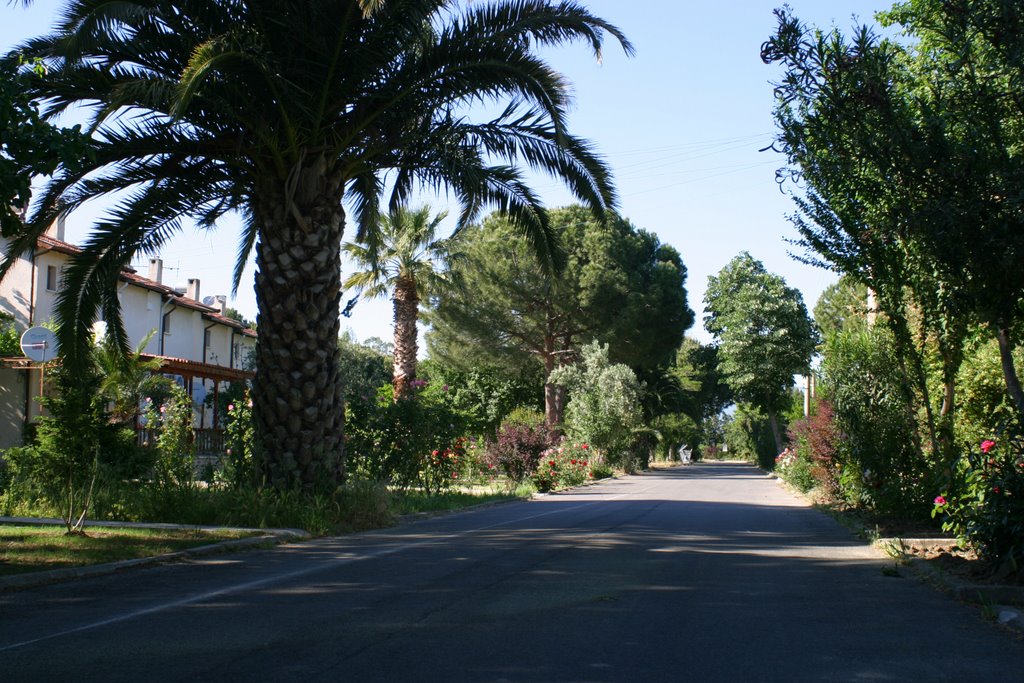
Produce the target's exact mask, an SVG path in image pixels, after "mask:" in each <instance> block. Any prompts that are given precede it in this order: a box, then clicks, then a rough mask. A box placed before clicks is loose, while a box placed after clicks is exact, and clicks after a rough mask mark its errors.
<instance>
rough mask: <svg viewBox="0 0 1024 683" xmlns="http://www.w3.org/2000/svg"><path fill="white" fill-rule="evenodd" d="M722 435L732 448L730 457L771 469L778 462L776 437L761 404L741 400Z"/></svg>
mask: <svg viewBox="0 0 1024 683" xmlns="http://www.w3.org/2000/svg"><path fill="white" fill-rule="evenodd" d="M722 432H723V434H722V437H723V439H724V442H725V444H726V445H727V446H728V447H729V450H728V453H725V454H722V455H727V456H728V457H730V458H740V459H742V460H748V461H750V462H756V463H757V464H758V465H760V466H761V467H762V468H764V469H766V470H768V469H771V468H772V467H773V466H774V464H775V457H776V456H777V455H778V454H779V451H778V449H777V448H776V446H775V437H774V435H773V434H772V428H771V425H770V424H769V421H768V416H767V415H765V414H764V413H763V412H761V411H760V410H759V409H758V408H757V406H754V405H753V404H750V403H739V404H737V405H736V410H735V411H734V412H733V414H732V415H731V416H730V417H729V418H728V419H727V420H726V422H725V424H724V425H723V427H722Z"/></svg>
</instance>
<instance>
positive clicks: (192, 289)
mask: <svg viewBox="0 0 1024 683" xmlns="http://www.w3.org/2000/svg"><path fill="white" fill-rule="evenodd" d="M185 296H187V297H188V298H189V299H192V301H199V278H197V277H190V278H189V279H188V288H187V289H186V290H185Z"/></svg>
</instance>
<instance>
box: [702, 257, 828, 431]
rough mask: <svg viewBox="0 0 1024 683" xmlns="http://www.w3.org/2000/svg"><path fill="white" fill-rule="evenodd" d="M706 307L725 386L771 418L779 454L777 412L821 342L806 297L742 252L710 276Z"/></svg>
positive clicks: (786, 400) (706, 317) (707, 321)
mask: <svg viewBox="0 0 1024 683" xmlns="http://www.w3.org/2000/svg"><path fill="white" fill-rule="evenodd" d="M704 305H705V309H706V310H707V312H708V314H707V315H706V316H705V317H704V327H705V329H707V331H708V332H710V333H711V334H713V335H714V336H715V342H716V344H717V346H718V359H719V368H720V369H721V372H722V374H723V375H724V376H725V382H726V384H728V385H729V388H730V389H732V390H733V392H734V393H735V395H736V397H737V398H738V399H740V400H741V401H746V402H748V403H751V404H753V405H754V406H756V407H758V408H760V409H761V410H763V411H765V412H766V413H767V414H768V417H769V420H770V421H771V423H772V431H773V433H774V435H775V442H776V445H777V447H778V450H779V451H781V450H782V448H783V442H782V434H781V431H780V429H779V425H778V419H777V413H778V411H779V410H780V409H782V408H783V407H784V406H785V405H786V404H787V403H788V401H789V395H790V389H791V388H792V386H793V375H795V374H807V372H808V371H809V369H810V363H811V357H812V356H813V355H814V349H815V346H816V345H817V342H818V333H817V331H816V330H815V329H814V325H813V323H812V322H811V320H810V317H809V316H808V315H807V308H806V306H804V301H803V296H801V294H800V292H799V291H798V290H796V289H793V288H792V287H788V286H787V285H786V281H785V280H783V279H782V278H781V277H779V276H778V275H773V274H772V273H769V272H768V271H767V270H766V269H765V267H764V264H762V263H761V262H760V261H758V260H756V259H755V258H753V257H752V256H751V255H750V254H748V253H747V252H741V253H740V254H739V255H738V256H736V257H735V258H734V259H733V260H732V261H730V262H729V263H728V264H726V266H725V267H724V268H722V270H721V271H719V273H718V275H715V276H712V277H710V278H708V288H707V293H706V294H705V296H704Z"/></svg>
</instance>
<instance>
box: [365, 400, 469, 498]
mask: <svg viewBox="0 0 1024 683" xmlns="http://www.w3.org/2000/svg"><path fill="white" fill-rule="evenodd" d="M412 390H413V395H412V396H409V397H407V398H403V399H400V400H398V401H395V400H394V394H393V393H392V388H391V386H390V385H386V386H384V387H381V389H380V390H379V391H378V393H377V395H376V396H374V397H372V398H369V399H362V398H360V399H357V400H355V401H353V402H352V403H350V404H349V406H348V413H347V421H348V430H347V431H348V438H347V445H348V449H349V454H348V460H349V462H350V463H351V467H350V470H349V472H350V475H351V476H352V477H353V478H356V479H369V480H371V481H378V482H382V483H386V484H389V485H392V486H397V487H399V488H408V487H411V486H416V485H419V486H422V487H424V488H428V489H430V490H437V489H438V488H443V486H439V484H440V482H446V483H445V486H448V485H451V484H452V483H455V482H453V481H452V480H453V479H454V478H448V479H447V480H446V479H445V478H444V477H443V476H440V477H439V476H438V475H439V471H438V470H439V468H440V470H441V473H442V474H443V472H450V471H453V470H448V469H445V468H447V466H448V465H447V463H443V462H441V461H438V460H437V456H435V455H434V452H435V451H436V452H437V453H438V454H442V453H444V452H446V451H451V452H457V450H462V449H465V444H464V443H461V444H460V443H458V442H459V440H460V439H462V437H463V436H464V425H463V420H462V416H461V415H460V414H459V413H458V412H456V411H455V410H454V409H453V408H452V407H451V405H450V404H449V403H448V401H447V398H446V396H445V394H446V392H444V391H443V388H440V387H439V388H434V387H432V386H427V385H426V383H425V382H423V381H422V380H416V381H414V382H413V383H412ZM460 457H461V456H460Z"/></svg>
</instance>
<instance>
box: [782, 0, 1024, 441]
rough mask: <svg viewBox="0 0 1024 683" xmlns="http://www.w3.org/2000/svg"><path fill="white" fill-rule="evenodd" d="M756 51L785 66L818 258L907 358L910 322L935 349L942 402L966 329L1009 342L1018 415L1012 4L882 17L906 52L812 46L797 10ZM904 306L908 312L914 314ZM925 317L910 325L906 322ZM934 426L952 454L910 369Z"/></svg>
mask: <svg viewBox="0 0 1024 683" xmlns="http://www.w3.org/2000/svg"><path fill="white" fill-rule="evenodd" d="M776 14H777V17H778V19H779V24H778V30H777V32H776V34H775V35H774V36H772V37H771V38H770V39H769V41H768V42H767V43H765V46H764V48H763V53H762V54H763V57H764V59H765V61H769V62H773V61H777V62H780V63H782V64H783V65H784V67H785V74H784V76H783V79H782V81H781V82H780V83H779V84H778V86H777V88H776V96H777V107H776V111H775V118H776V121H777V123H778V125H779V129H780V135H779V139H778V142H777V147H778V148H779V149H780V151H783V152H784V153H785V154H786V155H787V159H788V161H789V163H790V166H791V167H790V168H789V169H785V170H783V171H780V173H779V175H780V177H781V178H782V179H783V181H786V180H789V179H793V180H798V181H799V182H798V183H793V184H792V187H794V188H795V191H796V192H798V193H799V196H795V197H794V198H795V200H796V204H797V208H798V212H797V215H795V216H794V217H793V221H794V224H795V225H796V227H797V229H798V230H799V231H800V234H801V236H802V238H803V240H802V243H803V245H804V246H805V247H807V248H808V250H809V252H813V254H814V256H812V257H811V258H812V259H813V260H816V261H823V262H824V263H825V264H827V265H830V266H832V267H834V268H836V269H838V270H839V271H841V272H843V273H845V274H847V275H850V276H852V277H854V278H856V279H857V280H858V281H861V282H863V283H865V284H867V285H869V286H871V287H872V288H873V289H874V290H875V291H876V292H877V293H878V296H879V299H878V301H879V305H880V307H881V308H882V309H883V311H884V312H885V313H886V314H887V315H888V316H889V318H890V324H891V325H892V326H893V329H894V331H895V332H896V341H897V343H898V344H899V345H900V347H901V348H902V351H901V353H902V354H903V355H905V356H908V360H910V359H909V354H910V353H911V352H910V349H909V346H910V344H911V339H910V332H909V329H908V325H907V321H906V318H907V317H908V315H911V314H912V313H915V312H916V314H918V315H919V316H920V320H919V324H920V326H921V328H922V329H923V330H925V332H926V335H927V336H929V337H931V338H932V339H933V340H934V342H935V343H936V344H937V346H938V348H939V358H940V359H941V362H942V366H943V367H942V377H943V384H944V390H945V394H946V397H947V399H949V397H950V396H951V394H952V393H953V383H954V380H955V376H956V373H957V368H958V365H959V363H960V360H961V349H962V344H963V341H964V335H965V333H966V330H967V328H968V326H969V323H970V322H971V317H972V316H973V317H977V318H978V319H981V320H984V321H985V322H987V323H988V324H989V325H990V327H991V331H992V332H993V333H994V335H995V336H996V338H997V339H998V340H999V343H1000V352H1001V356H1002V360H1003V364H1002V367H1003V371H1004V381H1005V384H1006V387H1007V391H1008V392H1009V393H1010V395H1011V396H1012V398H1013V400H1014V403H1015V405H1016V409H1017V411H1018V412H1022V413H1024V390H1022V389H1021V386H1020V381H1019V378H1018V377H1017V372H1016V368H1015V367H1014V365H1013V362H1012V354H1011V350H1012V347H1013V340H1012V339H1011V331H1012V330H1013V327H1014V325H1015V321H1016V320H1017V319H1018V318H1019V317H1020V307H1019V301H1020V300H1021V298H1022V296H1024V277H1022V276H1021V273H1020V269H1019V268H1016V267H1015V266H1014V265H1013V264H1014V263H1016V262H1017V261H1018V260H1019V254H1020V253H1021V252H1022V250H1024V237H1022V236H1024V230H1022V229H1021V227H1022V224H1021V221H1022V213H1021V211H1020V205H1019V204H1020V203H1019V201H1018V199H1016V197H1017V192H1016V189H1015V188H1017V187H1018V185H1019V178H1020V177H1021V173H1022V171H1024V166H1022V157H1021V155H1020V154H1017V153H1016V152H1015V151H1014V150H1017V149H1019V148H1020V147H1021V145H1022V144H1024V127H1022V126H1021V125H1020V120H1021V108H1020V102H1019V98H1017V97H1016V95H1015V93H1016V92H1018V91H1019V86H1020V84H1021V83H1022V77H1024V38H1022V37H1021V32H1020V31H1019V29H1020V28H1021V26H1022V25H1024V23H1022V22H1024V20H1022V17H1021V13H1020V11H1019V7H1017V6H1016V5H1015V4H1013V3H1008V2H1004V1H1003V0H991V1H989V0H983V1H981V2H969V3H961V2H944V1H942V0H914V1H913V2H903V3H899V4H897V5H896V6H895V7H894V8H893V10H892V11H890V12H888V13H886V14H883V15H882V18H883V20H884V21H885V22H886V23H892V24H895V23H898V24H902V26H903V28H904V29H905V33H906V35H907V37H908V38H909V39H908V40H880V39H879V38H878V36H876V35H875V34H873V33H872V31H871V30H869V29H868V28H866V27H858V28H856V29H855V30H854V31H853V33H852V34H851V36H850V37H846V36H844V35H842V34H841V33H840V32H839V31H838V30H832V31H830V32H829V33H827V34H826V33H823V32H821V31H816V30H815V31H811V30H808V29H807V28H806V27H805V26H803V25H802V24H801V23H800V22H799V21H798V20H797V19H796V18H795V17H793V16H792V14H791V13H790V12H789V10H788V9H784V10H778V11H777V12H776ZM907 300H909V301H910V302H911V303H912V306H910V307H908V306H907V305H906V301H907ZM908 308H910V309H916V311H913V310H911V311H908ZM910 369H911V370H912V371H913V374H914V376H915V377H914V381H915V382H916V384H917V386H918V390H919V392H920V393H921V394H922V397H923V398H922V405H923V407H924V408H925V410H926V411H928V421H929V430H930V432H931V434H930V436H931V441H932V448H933V449H935V450H940V449H943V448H945V449H947V450H948V448H949V444H950V439H949V436H948V433H949V424H948V422H949V420H948V416H949V415H950V413H951V411H952V410H953V405H952V403H951V402H950V401H949V400H947V402H946V405H944V407H943V410H942V411H941V415H940V418H942V419H941V420H939V422H940V424H938V426H936V424H935V422H936V420H935V418H934V416H933V415H932V414H931V411H932V406H931V402H930V401H929V399H928V387H927V386H926V379H925V376H924V371H923V369H922V368H921V367H920V363H916V362H915V363H914V364H913V365H911V366H910Z"/></svg>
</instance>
